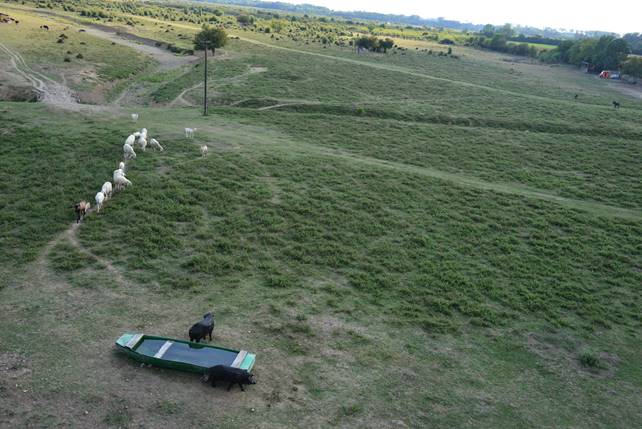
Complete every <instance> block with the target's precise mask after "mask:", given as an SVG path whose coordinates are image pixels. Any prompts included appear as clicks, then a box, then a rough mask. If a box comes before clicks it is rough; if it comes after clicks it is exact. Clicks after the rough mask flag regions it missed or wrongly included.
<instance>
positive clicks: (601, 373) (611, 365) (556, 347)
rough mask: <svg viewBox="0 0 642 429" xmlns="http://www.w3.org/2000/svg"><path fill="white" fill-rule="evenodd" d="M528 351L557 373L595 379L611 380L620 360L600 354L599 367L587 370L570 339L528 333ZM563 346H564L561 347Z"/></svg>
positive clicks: (579, 351)
mask: <svg viewBox="0 0 642 429" xmlns="http://www.w3.org/2000/svg"><path fill="white" fill-rule="evenodd" d="M526 344H527V346H528V349H529V350H530V351H531V352H533V353H535V354H536V355H538V356H539V357H540V358H542V360H543V361H544V362H546V363H547V365H548V366H550V367H551V368H553V369H556V370H557V371H562V372H567V371H569V370H572V371H573V372H574V373H580V374H585V375H588V376H592V377H597V378H612V377H613V375H614V374H615V370H616V369H617V365H618V364H619V362H620V359H619V357H618V356H617V355H615V354H612V353H608V352H601V353H599V354H598V356H599V359H600V362H601V364H602V366H601V367H595V368H588V367H586V366H584V365H582V364H581V362H580V353H581V347H580V345H579V344H576V342H575V341H574V340H572V339H571V338H565V337H558V336H555V337H549V336H543V335H538V334H535V333H532V332H531V333H529V334H528V337H527V339H526ZM561 344H565V345H566V346H564V347H563V346H562V345H561Z"/></svg>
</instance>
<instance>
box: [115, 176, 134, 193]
mask: <svg viewBox="0 0 642 429" xmlns="http://www.w3.org/2000/svg"><path fill="white" fill-rule="evenodd" d="M114 183H115V184H116V189H119V190H120V189H123V188H124V187H125V186H131V184H132V182H130V181H129V180H128V179H127V178H126V177H125V176H117V177H116V179H114Z"/></svg>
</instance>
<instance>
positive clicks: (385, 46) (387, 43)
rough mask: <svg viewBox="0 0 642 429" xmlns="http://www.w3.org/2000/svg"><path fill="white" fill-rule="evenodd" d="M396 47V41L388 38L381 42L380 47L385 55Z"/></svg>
mask: <svg viewBox="0 0 642 429" xmlns="http://www.w3.org/2000/svg"><path fill="white" fill-rule="evenodd" d="M393 46H395V41H394V40H392V39H391V38H389V37H386V38H385V39H384V40H379V47H380V48H381V49H383V53H384V54H385V53H386V52H388V49H392V47H393Z"/></svg>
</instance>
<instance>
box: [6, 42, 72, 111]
mask: <svg viewBox="0 0 642 429" xmlns="http://www.w3.org/2000/svg"><path fill="white" fill-rule="evenodd" d="M0 53H3V54H6V55H7V56H8V57H9V61H10V63H11V65H12V66H13V68H14V69H15V70H16V72H17V73H18V74H19V75H21V76H22V77H24V78H25V79H27V81H29V82H31V84H32V85H33V87H34V89H35V90H36V91H38V93H39V94H40V99H41V101H42V102H44V103H46V104H50V105H52V106H56V107H61V108H65V109H70V110H77V109H79V108H80V106H81V105H80V103H78V100H77V98H76V96H75V95H74V93H73V91H72V90H71V89H69V87H67V86H66V85H64V84H61V83H59V82H56V81H55V80H53V79H51V78H49V77H47V76H45V75H44V74H42V73H40V72H37V71H35V70H34V69H32V68H31V67H30V66H29V64H27V62H26V61H25V59H24V58H23V57H22V55H20V53H19V52H18V51H14V50H13V49H11V48H9V47H8V46H6V45H5V44H3V43H0Z"/></svg>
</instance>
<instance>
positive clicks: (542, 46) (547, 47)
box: [508, 41, 556, 50]
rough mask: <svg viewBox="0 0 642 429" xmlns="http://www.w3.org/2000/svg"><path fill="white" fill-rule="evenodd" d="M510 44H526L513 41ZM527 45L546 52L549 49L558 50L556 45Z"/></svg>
mask: <svg viewBox="0 0 642 429" xmlns="http://www.w3.org/2000/svg"><path fill="white" fill-rule="evenodd" d="M508 43H509V44H511V45H520V44H522V43H524V42H512V41H509V42H508ZM526 44H527V45H528V46H534V47H536V48H538V49H546V50H549V49H555V48H556V46H555V45H547V44H545V43H526Z"/></svg>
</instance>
